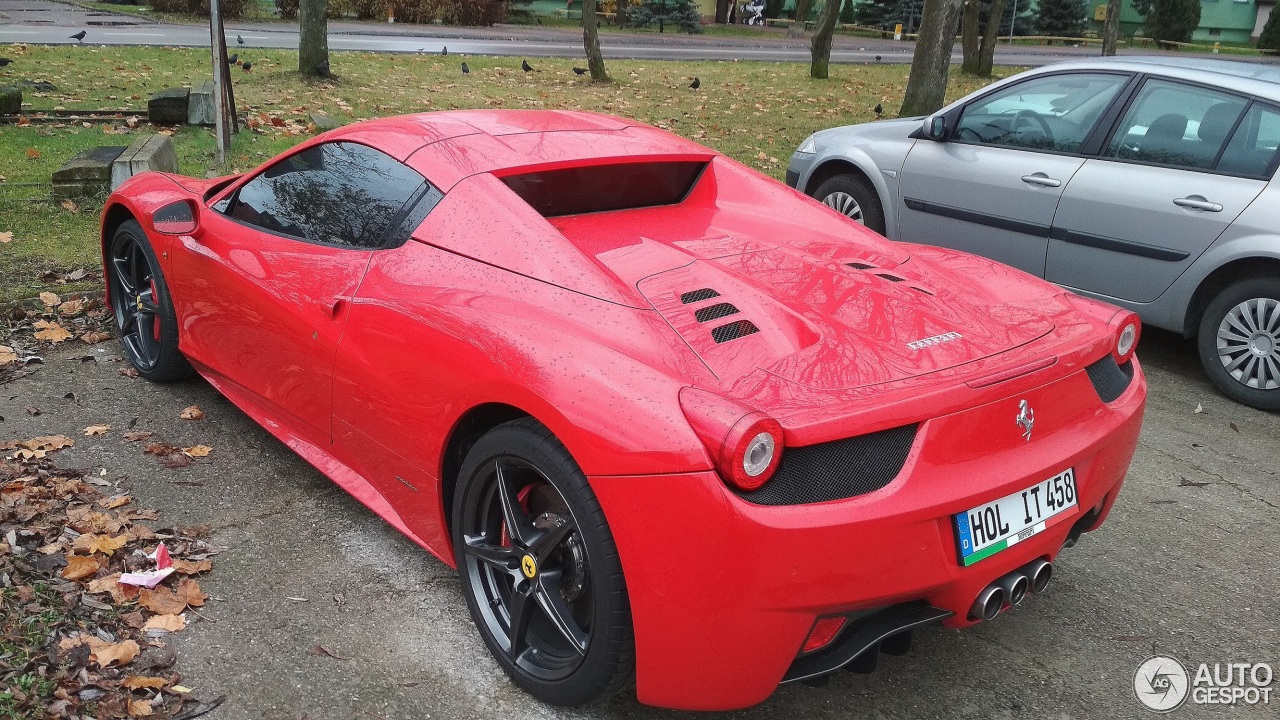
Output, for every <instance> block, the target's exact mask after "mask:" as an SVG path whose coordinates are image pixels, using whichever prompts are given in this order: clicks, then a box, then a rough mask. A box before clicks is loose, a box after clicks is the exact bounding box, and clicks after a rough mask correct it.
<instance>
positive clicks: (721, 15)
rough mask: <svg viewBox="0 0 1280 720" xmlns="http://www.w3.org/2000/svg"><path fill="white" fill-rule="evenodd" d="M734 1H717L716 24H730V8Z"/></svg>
mask: <svg viewBox="0 0 1280 720" xmlns="http://www.w3.org/2000/svg"><path fill="white" fill-rule="evenodd" d="M732 4H733V2H732V0H716V24H717V25H723V24H725V23H727V22H729V6H730V5H732Z"/></svg>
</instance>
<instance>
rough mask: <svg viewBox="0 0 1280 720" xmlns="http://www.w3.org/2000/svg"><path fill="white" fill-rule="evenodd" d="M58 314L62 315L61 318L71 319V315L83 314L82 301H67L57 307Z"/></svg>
mask: <svg viewBox="0 0 1280 720" xmlns="http://www.w3.org/2000/svg"><path fill="white" fill-rule="evenodd" d="M58 312H60V313H62V316H63V317H71V316H73V315H79V314H80V313H82V312H84V301H83V300H68V301H66V302H64V303H62V304H61V305H59V306H58Z"/></svg>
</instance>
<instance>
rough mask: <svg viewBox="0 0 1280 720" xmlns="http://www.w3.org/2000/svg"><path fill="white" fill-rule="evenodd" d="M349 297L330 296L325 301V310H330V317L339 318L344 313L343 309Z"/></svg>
mask: <svg viewBox="0 0 1280 720" xmlns="http://www.w3.org/2000/svg"><path fill="white" fill-rule="evenodd" d="M346 305H347V299H346V298H344V297H335V298H330V299H328V300H327V301H325V303H324V308H325V310H328V311H329V317H331V318H333V319H335V320H336V319H337V318H338V316H339V315H341V314H342V309H343V308H344V307H346Z"/></svg>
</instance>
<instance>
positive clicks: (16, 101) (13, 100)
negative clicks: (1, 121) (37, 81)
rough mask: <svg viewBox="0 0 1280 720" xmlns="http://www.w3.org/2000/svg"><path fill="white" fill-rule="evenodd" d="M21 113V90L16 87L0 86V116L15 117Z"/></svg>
mask: <svg viewBox="0 0 1280 720" xmlns="http://www.w3.org/2000/svg"><path fill="white" fill-rule="evenodd" d="M21 112H22V88H20V87H18V86H17V85H5V86H0V115H17V114H19V113H21Z"/></svg>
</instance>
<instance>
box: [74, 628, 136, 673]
mask: <svg viewBox="0 0 1280 720" xmlns="http://www.w3.org/2000/svg"><path fill="white" fill-rule="evenodd" d="M81 645H88V646H89V653H90V658H91V659H92V660H93V661H94V662H96V663H98V666H99V667H104V668H105V667H108V666H111V665H115V666H116V667H121V666H124V665H128V664H129V663H131V662H133V659H134V658H136V657H138V652H139V651H140V650H141V648H139V647H138V643H136V642H134V641H133V640H124V641H122V642H118V643H110V642H106V641H105V640H103V639H101V638H99V637H97V636H95V635H80V636H78V637H74V638H66V639H64V640H63V641H62V642H60V643H58V649H59V650H62V651H63V652H66V651H68V650H73V649H75V648H77V647H80V646H81Z"/></svg>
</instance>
